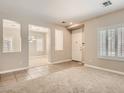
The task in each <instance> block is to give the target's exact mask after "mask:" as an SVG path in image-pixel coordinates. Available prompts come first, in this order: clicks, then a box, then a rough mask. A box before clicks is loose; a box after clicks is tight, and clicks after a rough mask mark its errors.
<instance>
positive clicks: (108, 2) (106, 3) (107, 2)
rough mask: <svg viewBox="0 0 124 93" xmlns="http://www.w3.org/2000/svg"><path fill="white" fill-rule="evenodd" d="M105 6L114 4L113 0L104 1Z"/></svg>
mask: <svg viewBox="0 0 124 93" xmlns="http://www.w3.org/2000/svg"><path fill="white" fill-rule="evenodd" d="M102 4H103V5H104V6H105V7H108V6H110V5H112V2H111V1H106V2H104V3H102Z"/></svg>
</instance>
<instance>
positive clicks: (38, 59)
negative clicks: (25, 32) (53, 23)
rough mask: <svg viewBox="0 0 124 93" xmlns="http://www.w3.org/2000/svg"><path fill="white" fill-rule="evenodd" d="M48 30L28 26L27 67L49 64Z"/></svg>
mask: <svg viewBox="0 0 124 93" xmlns="http://www.w3.org/2000/svg"><path fill="white" fill-rule="evenodd" d="M49 37H50V29H49V28H45V27H41V26H36V25H29V66H30V67H35V66H41V65H48V64H49V56H50V55H49V51H50V50H49V49H50V48H49V43H50V42H49V41H50V38H49Z"/></svg>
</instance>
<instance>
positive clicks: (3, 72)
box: [0, 67, 29, 74]
mask: <svg viewBox="0 0 124 93" xmlns="http://www.w3.org/2000/svg"><path fill="white" fill-rule="evenodd" d="M28 68H29V67H24V68H18V69H12V70H7V71H1V72H0V74H5V73H10V72H15V71H21V70H25V69H28Z"/></svg>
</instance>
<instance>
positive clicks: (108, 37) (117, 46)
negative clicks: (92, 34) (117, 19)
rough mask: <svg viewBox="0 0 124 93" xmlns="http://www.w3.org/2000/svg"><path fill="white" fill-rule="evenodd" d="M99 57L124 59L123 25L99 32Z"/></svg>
mask: <svg viewBox="0 0 124 93" xmlns="http://www.w3.org/2000/svg"><path fill="white" fill-rule="evenodd" d="M99 56H100V57H102V58H113V59H119V60H120V59H124V25H117V26H114V27H106V28H103V29H101V30H99Z"/></svg>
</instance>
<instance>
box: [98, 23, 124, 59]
mask: <svg viewBox="0 0 124 93" xmlns="http://www.w3.org/2000/svg"><path fill="white" fill-rule="evenodd" d="M123 27H124V24H119V25H116V26H107V27H103V28H99V29H98V31H97V58H99V59H104V60H113V61H124V57H123V56H122V57H119V56H118V28H123ZM110 29H114V30H115V56H108V31H109V30H110ZM101 31H106V48H107V49H106V56H102V55H100V54H101V51H100V32H101Z"/></svg>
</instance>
